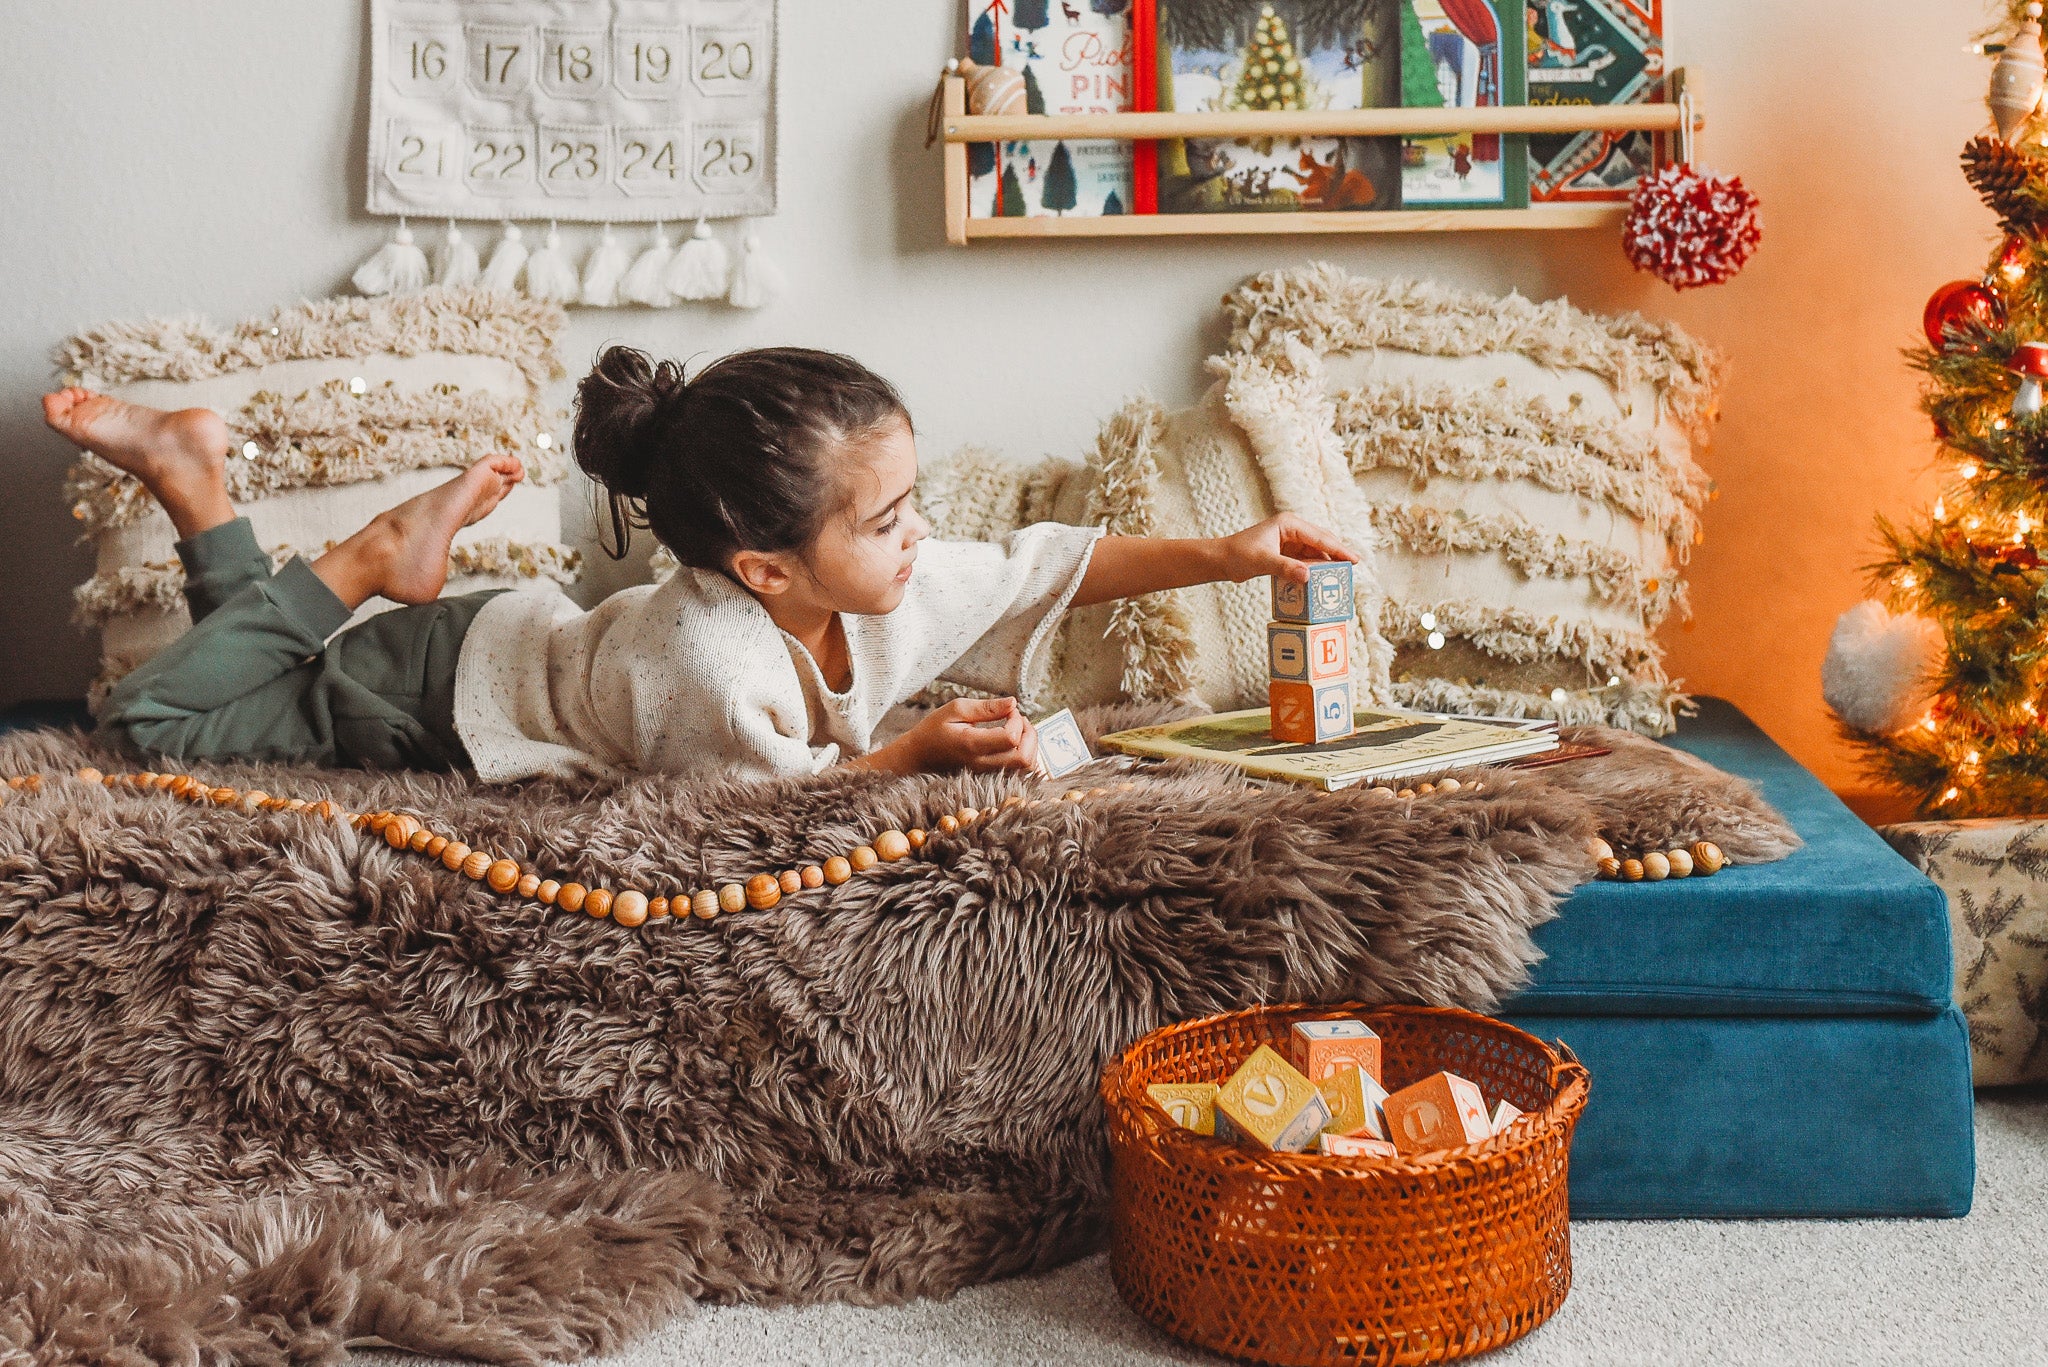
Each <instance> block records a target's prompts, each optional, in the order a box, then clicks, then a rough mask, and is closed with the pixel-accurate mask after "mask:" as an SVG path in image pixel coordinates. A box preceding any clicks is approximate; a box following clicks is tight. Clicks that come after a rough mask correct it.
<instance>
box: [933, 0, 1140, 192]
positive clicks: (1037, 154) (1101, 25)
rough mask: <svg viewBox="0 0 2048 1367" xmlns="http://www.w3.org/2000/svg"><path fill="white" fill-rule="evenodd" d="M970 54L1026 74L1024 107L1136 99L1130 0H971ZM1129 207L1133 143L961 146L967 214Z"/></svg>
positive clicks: (1099, 106) (1075, 110)
mask: <svg viewBox="0 0 2048 1367" xmlns="http://www.w3.org/2000/svg"><path fill="white" fill-rule="evenodd" d="M967 56H968V58H969V59H970V60H972V61H976V62H979V63H981V64H982V65H983V66H1005V67H1012V68H1016V69H1018V70H1021V71H1022V72H1023V73H1024V101H1025V112H1026V113H1030V114H1120V113H1123V112H1125V111H1126V110H1128V109H1130V108H1132V94H1133V85H1132V77H1131V4H1130V0H967ZM1130 211H1131V144H1130V143H1128V142H1117V141H1114V140H1109V139H1087V140H1079V141H1067V140H1064V139H1061V140H1057V141H1055V140H1050V139H1046V140H1040V139H1032V140H1029V141H1018V142H1005V143H987V142H978V143H969V144H968V145H967V212H968V215H969V216H970V217H973V218H1049V217H1055V216H1065V215H1073V216H1077V217H1091V216H1099V215H1103V214H1123V213H1129V212H1130Z"/></svg>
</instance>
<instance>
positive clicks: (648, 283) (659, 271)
mask: <svg viewBox="0 0 2048 1367" xmlns="http://www.w3.org/2000/svg"><path fill="white" fill-rule="evenodd" d="M673 255H675V249H674V248H672V247H670V246H669V244H668V229H667V228H666V227H665V226H663V225H662V224H659V223H657V224H655V225H654V241H653V242H651V243H649V244H648V247H647V250H646V251H644V252H641V253H640V255H639V257H638V258H637V259H636V260H635V261H634V262H633V267H632V269H631V270H629V271H627V272H626V278H625V279H624V280H621V281H620V282H619V298H621V299H624V300H626V301H628V302H629V303H634V304H645V305H647V306H648V307H649V308H657V309H665V308H667V307H668V306H669V305H670V304H673V303H675V301H676V300H675V296H674V295H672V294H670V293H669V292H668V265H669V258H670V257H672V256H673Z"/></svg>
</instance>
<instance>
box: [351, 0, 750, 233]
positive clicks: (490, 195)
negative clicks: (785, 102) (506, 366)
mask: <svg viewBox="0 0 2048 1367" xmlns="http://www.w3.org/2000/svg"><path fill="white" fill-rule="evenodd" d="M370 22H371V31H372V35H373V38H372V57H371V62H370V68H371V73H370V74H371V90H372V94H371V100H370V156H369V182H370V188H369V205H368V207H369V209H370V211H371V212H372V213H379V214H412V215H418V216H433V217H444V216H445V217H450V218H468V219H477V218H489V219H519V218H524V219H561V220H564V221H582V222H651V221H657V220H671V221H673V220H677V219H688V218H699V217H706V218H730V217H735V216H741V215H746V216H754V215H761V214H770V213H773V212H774V211H775V49H776V0H371V6H370Z"/></svg>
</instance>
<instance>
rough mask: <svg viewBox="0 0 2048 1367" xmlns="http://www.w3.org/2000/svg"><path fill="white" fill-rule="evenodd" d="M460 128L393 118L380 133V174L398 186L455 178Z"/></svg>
mask: <svg viewBox="0 0 2048 1367" xmlns="http://www.w3.org/2000/svg"><path fill="white" fill-rule="evenodd" d="M461 149H462V130H461V129H460V128H454V127H447V128H434V127H429V126H427V125H424V124H416V123H412V122H410V121H408V120H405V119H393V120H391V122H390V123H389V124H388V125H387V126H386V132H385V136H384V173H385V174H386V175H388V176H390V177H391V179H392V180H393V181H395V182H397V183H398V184H401V185H414V186H428V185H439V184H444V183H446V182H448V181H452V180H454V179H455V177H456V175H457V173H458V171H459V170H460V168H461V162H462V150H461Z"/></svg>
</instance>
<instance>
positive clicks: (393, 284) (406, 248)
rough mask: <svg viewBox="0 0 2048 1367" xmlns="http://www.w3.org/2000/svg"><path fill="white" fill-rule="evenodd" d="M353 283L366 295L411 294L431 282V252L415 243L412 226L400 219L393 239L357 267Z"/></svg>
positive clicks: (350, 279)
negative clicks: (429, 265) (429, 253)
mask: <svg viewBox="0 0 2048 1367" xmlns="http://www.w3.org/2000/svg"><path fill="white" fill-rule="evenodd" d="M348 280H349V283H350V284H351V285H354V286H355V287H356V288H357V289H358V290H361V291H362V292H363V293H364V294H409V293H411V292H412V291H414V290H419V289H425V288H426V285H427V254H426V253H425V252H423V251H421V250H420V249H419V248H418V247H415V246H414V245H413V242H412V229H410V228H408V227H406V226H405V220H404V219H403V218H401V219H399V220H398V231H397V232H395V233H393V234H392V235H391V240H390V241H389V242H386V243H385V244H384V245H383V246H381V247H379V248H377V250H376V251H374V252H372V253H371V254H370V259H369V260H367V261H365V262H363V264H362V265H360V266H358V267H356V273H355V274H354V275H351V276H350V277H349V278H348Z"/></svg>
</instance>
